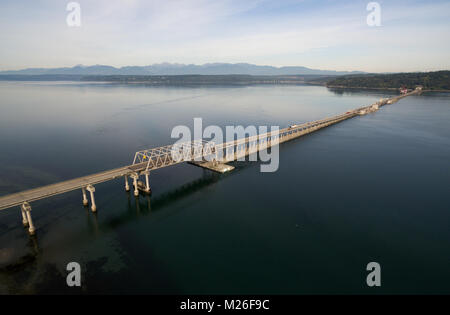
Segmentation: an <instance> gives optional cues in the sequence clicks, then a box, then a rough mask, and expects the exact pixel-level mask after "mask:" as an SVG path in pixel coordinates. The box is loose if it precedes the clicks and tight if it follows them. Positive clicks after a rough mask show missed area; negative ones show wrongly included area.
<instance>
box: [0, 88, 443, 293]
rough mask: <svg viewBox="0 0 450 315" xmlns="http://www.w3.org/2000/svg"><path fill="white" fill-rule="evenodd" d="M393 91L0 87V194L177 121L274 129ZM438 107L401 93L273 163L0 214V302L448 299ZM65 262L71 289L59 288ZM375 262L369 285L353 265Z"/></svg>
mask: <svg viewBox="0 0 450 315" xmlns="http://www.w3.org/2000/svg"><path fill="white" fill-rule="evenodd" d="M389 95H390V92H372V91H369V92H367V91H352V92H346V93H343V94H338V93H334V92H332V91H329V90H327V89H326V88H324V87H316V86H248V87H208V88H204V87H146V86H126V85H122V86H121V85H112V84H101V83H99V84H80V83H68V82H34V83H31V82H1V83H0V96H1V97H0V148H1V149H0V195H4V194H8V193H12V192H16V191H20V190H23V189H28V188H32V187H36V186H39V185H44V184H49V183H53V182H56V181H59V180H64V179H70V178H73V177H78V176H82V175H87V174H90V173H94V172H98V171H101V170H106V169H109V168H113V167H118V166H122V165H126V164H130V163H131V162H132V159H133V157H134V152H135V151H137V150H139V149H143V148H151V147H155V146H159V145H165V144H170V143H172V142H173V139H171V138H170V133H171V130H172V128H173V127H174V126H176V125H180V124H183V125H188V126H192V124H193V118H194V117H202V118H203V123H204V125H205V126H206V125H219V126H225V125H239V124H240V125H244V126H247V125H269V126H270V125H280V126H281V127H284V126H287V125H289V124H292V123H296V122H305V121H310V120H314V119H319V118H324V117H326V116H330V115H333V114H338V113H342V112H345V111H347V110H349V109H353V108H356V107H359V106H363V105H368V104H371V103H373V102H374V101H375V100H378V99H379V98H381V97H387V96H389ZM449 122H450V97H449V94H443V93H440V94H439V93H433V94H425V95H422V96H413V97H408V98H406V99H403V100H401V101H400V102H398V103H396V104H394V105H391V106H385V107H383V108H382V109H381V110H380V111H378V112H377V113H374V114H370V115H366V116H361V117H356V118H354V119H351V120H347V121H344V122H342V123H340V124H338V125H334V126H331V127H329V128H326V129H323V130H320V131H318V132H316V133H314V134H311V135H308V136H305V137H302V138H300V139H297V140H294V141H291V142H288V143H285V144H282V145H281V146H280V167H279V169H278V171H277V172H275V173H260V168H259V163H257V162H253V163H250V162H242V163H234V166H236V167H237V168H236V170H234V171H233V172H231V173H229V174H226V175H217V174H212V173H210V172H209V171H205V170H203V169H200V168H196V167H194V166H192V165H187V164H182V165H178V166H174V167H170V168H166V169H161V170H158V171H154V172H152V174H151V186H152V189H153V194H152V196H151V197H145V196H140V197H139V199H138V201H137V200H136V199H135V198H134V196H133V195H132V194H131V195H129V194H127V193H126V192H125V191H124V188H123V185H124V184H123V180H122V179H118V180H115V181H111V182H107V183H104V184H99V185H97V186H96V201H97V206H98V213H97V214H96V215H94V214H92V213H91V212H90V211H89V210H88V209H86V208H84V207H83V206H82V204H81V192H79V191H74V192H70V193H67V194H64V195H60V196H57V197H53V198H50V199H46V200H41V201H37V202H33V203H32V207H33V211H32V215H33V219H34V223H35V225H36V228H37V235H36V237H35V238H30V237H29V236H28V235H27V232H26V230H25V229H24V228H23V227H22V225H21V216H20V212H19V209H18V208H11V209H7V210H4V211H1V212H0V293H79V292H84V293H152V294H153V293H155V294H156V293H178V294H184V293H188V294H197V293H199V294H222V293H225V294H232V293H234V294H244V293H252V294H281V293H284V294H303V293H367V294H371V293H450V228H449V226H450V163H449V161H450V123H449ZM71 261H75V262H79V263H80V264H81V267H82V287H81V289H78V288H70V287H68V286H67V285H66V280H65V278H66V275H67V273H68V272H67V271H66V265H67V264H68V263H69V262H71ZM371 261H376V262H378V263H380V265H381V270H382V271H381V279H382V280H381V281H382V285H381V287H379V288H370V287H368V286H367V285H366V276H367V273H368V272H367V271H366V265H367V263H369V262H371Z"/></svg>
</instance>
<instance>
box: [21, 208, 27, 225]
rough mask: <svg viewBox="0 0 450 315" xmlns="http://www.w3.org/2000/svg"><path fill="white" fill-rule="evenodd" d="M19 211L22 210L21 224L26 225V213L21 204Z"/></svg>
mask: <svg viewBox="0 0 450 315" xmlns="http://www.w3.org/2000/svg"><path fill="white" fill-rule="evenodd" d="M20 211H21V212H22V224H23V226H28V219H27V213H26V211H25V208H24V207H23V205H21V206H20Z"/></svg>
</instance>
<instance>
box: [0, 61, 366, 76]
mask: <svg viewBox="0 0 450 315" xmlns="http://www.w3.org/2000/svg"><path fill="white" fill-rule="evenodd" d="M361 73H363V72H359V71H333V70H317V69H310V68H306V67H296V66H289V67H273V66H258V65H253V64H249V63H207V64H204V65H194V64H189V65H186V64H178V63H175V64H172V63H160V64H153V65H150V66H127V67H121V68H115V67H112V66H105V65H94V66H83V65H77V66H75V67H71V68H69V67H67V68H28V69H23V70H14V71H0V75H83V76H86V75H192V74H200V75H229V74H245V75H347V74H361Z"/></svg>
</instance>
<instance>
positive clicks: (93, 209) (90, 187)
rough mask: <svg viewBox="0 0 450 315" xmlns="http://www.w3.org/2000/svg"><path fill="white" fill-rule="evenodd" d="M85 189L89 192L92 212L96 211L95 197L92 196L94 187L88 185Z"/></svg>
mask: <svg viewBox="0 0 450 315" xmlns="http://www.w3.org/2000/svg"><path fill="white" fill-rule="evenodd" d="M86 189H87V191H89V192H90V193H91V210H92V212H95V211H97V206H96V205H95V198H94V192H95V187H94V186H92V185H88V186H87V187H86Z"/></svg>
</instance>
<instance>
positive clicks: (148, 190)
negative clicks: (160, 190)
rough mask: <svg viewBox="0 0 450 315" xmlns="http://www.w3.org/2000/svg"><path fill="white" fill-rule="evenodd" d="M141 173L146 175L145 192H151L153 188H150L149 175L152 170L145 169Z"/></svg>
mask: <svg viewBox="0 0 450 315" xmlns="http://www.w3.org/2000/svg"><path fill="white" fill-rule="evenodd" d="M141 174H144V175H145V192H146V193H147V194H149V193H150V192H151V191H152V190H151V189H150V183H149V180H148V177H149V176H150V171H148V170H147V171H143V172H142V173H141Z"/></svg>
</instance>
